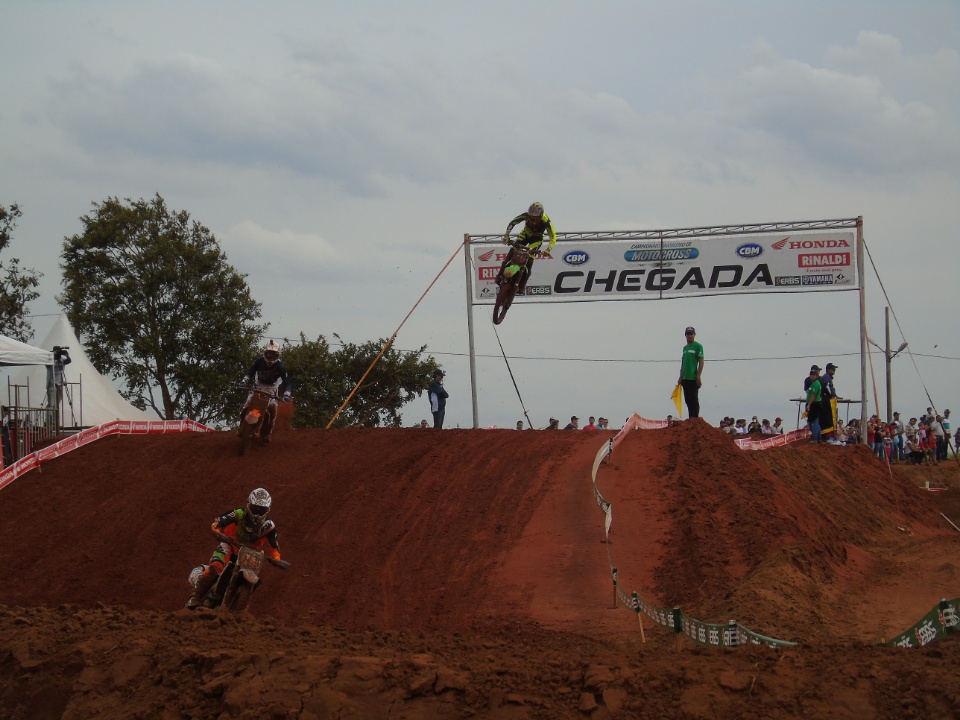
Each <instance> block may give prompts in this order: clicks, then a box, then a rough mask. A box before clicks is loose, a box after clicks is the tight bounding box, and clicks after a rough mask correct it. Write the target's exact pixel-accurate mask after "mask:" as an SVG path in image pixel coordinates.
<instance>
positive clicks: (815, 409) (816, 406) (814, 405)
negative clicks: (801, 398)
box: [807, 365, 822, 442]
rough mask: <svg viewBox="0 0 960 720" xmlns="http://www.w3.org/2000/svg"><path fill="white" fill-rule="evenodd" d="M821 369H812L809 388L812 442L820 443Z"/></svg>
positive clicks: (809, 417)
mask: <svg viewBox="0 0 960 720" xmlns="http://www.w3.org/2000/svg"><path fill="white" fill-rule="evenodd" d="M821 392H822V389H821V386H820V368H819V367H817V366H816V365H813V366H812V367H811V368H810V384H809V385H808V386H807V422H809V423H810V442H820V394H821Z"/></svg>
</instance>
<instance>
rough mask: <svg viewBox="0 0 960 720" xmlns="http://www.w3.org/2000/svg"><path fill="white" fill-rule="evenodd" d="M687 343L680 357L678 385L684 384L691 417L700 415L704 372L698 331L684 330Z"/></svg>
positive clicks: (684, 394) (689, 328)
mask: <svg viewBox="0 0 960 720" xmlns="http://www.w3.org/2000/svg"><path fill="white" fill-rule="evenodd" d="M683 334H684V335H685V336H686V338H687V344H686V345H684V346H683V357H682V358H681V359H680V379H679V380H677V384H678V385H682V386H683V399H684V402H686V404H687V414H688V415H689V416H690V417H691V418H698V417H700V385H701V382H700V375H701V373H703V345H701V344H700V343H698V342H697V341H696V340H695V339H694V338H696V336H697V331H696V330H694V329H693V328H692V327H688V328H687V329H686V330H684V331H683Z"/></svg>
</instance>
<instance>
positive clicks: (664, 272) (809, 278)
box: [471, 231, 858, 303]
mask: <svg viewBox="0 0 960 720" xmlns="http://www.w3.org/2000/svg"><path fill="white" fill-rule="evenodd" d="M508 250H509V248H508V247H506V246H505V245H502V244H492V243H477V244H475V245H472V246H471V251H472V260H473V268H474V272H475V276H474V300H475V301H476V302H478V303H484V302H491V303H492V302H493V300H494V298H495V296H496V292H497V286H496V284H495V282H494V280H495V278H496V276H497V271H498V270H499V269H500V264H501V263H502V262H503V260H504V258H505V257H506V253H507V251H508ZM857 287H858V281H857V258H856V240H855V235H854V233H853V232H852V231H833V232H822V231H821V232H803V231H799V232H785V233H782V234H776V235H773V234H770V235H750V236H745V235H741V236H730V237H725V236H712V237H700V238H685V239H664V240H639V241H631V240H581V241H577V240H562V241H559V242H557V244H556V245H555V246H554V248H553V252H552V253H551V254H550V256H549V257H544V258H541V259H539V260H537V261H536V262H535V263H534V267H533V273H532V275H531V277H530V280H529V281H528V282H527V296H526V298H523V297H521V298H519V299H520V300H521V301H522V300H525V299H530V300H536V301H538V302H540V301H567V300H656V299H660V298H673V297H684V296H695V295H724V294H738V293H767V292H806V291H828V290H855V289H857Z"/></svg>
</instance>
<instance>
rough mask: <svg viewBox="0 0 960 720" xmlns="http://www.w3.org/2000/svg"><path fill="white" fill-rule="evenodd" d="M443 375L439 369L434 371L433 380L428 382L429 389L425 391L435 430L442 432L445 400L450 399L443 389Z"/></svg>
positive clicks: (445, 406)
mask: <svg viewBox="0 0 960 720" xmlns="http://www.w3.org/2000/svg"><path fill="white" fill-rule="evenodd" d="M445 375H446V373H445V372H444V371H443V370H441V369H440V368H437V369H436V370H434V371H433V380H431V381H430V388H429V389H428V390H427V396H428V397H429V398H430V412H432V413H433V427H434V429H435V430H443V415H444V413H445V411H446V408H447V398H448V397H450V396H449V395H447V391H446V390H445V389H444V387H443V378H444V376H445Z"/></svg>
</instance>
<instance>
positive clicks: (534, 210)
mask: <svg viewBox="0 0 960 720" xmlns="http://www.w3.org/2000/svg"><path fill="white" fill-rule="evenodd" d="M527 214H528V215H532V216H533V217H540V216H541V215H543V205H541V204H540V203H538V202H535V203H533V205H531V206H530V208H529V209H528V210H527Z"/></svg>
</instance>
